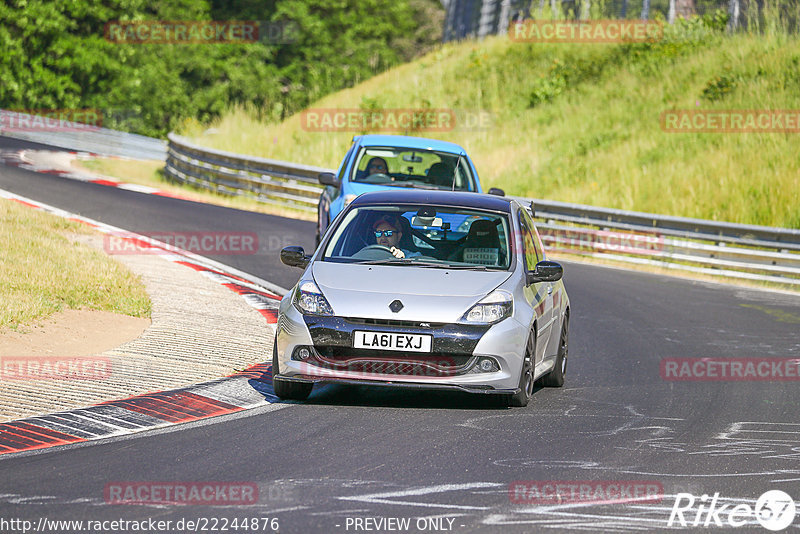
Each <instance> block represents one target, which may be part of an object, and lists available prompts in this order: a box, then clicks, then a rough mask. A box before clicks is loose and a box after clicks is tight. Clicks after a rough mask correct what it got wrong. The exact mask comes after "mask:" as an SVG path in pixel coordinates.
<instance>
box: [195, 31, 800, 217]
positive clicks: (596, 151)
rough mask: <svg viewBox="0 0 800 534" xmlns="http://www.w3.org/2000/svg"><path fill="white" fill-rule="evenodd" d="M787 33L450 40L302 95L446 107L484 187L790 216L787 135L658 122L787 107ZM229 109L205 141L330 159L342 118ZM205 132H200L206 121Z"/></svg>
mask: <svg viewBox="0 0 800 534" xmlns="http://www.w3.org/2000/svg"><path fill="white" fill-rule="evenodd" d="M798 44H800V43H799V42H798V38H797V36H787V35H785V34H781V33H780V32H773V33H768V34H766V35H747V34H735V35H726V34H725V33H724V31H722V30H721V29H720V25H719V23H718V21H717V22H714V21H708V20H707V21H705V22H702V21H700V20H699V19H695V20H694V21H681V22H680V23H678V24H675V25H674V26H667V27H666V28H665V37H664V39H663V40H661V41H659V42H656V43H639V44H598V43H571V44H566V43H552V44H543V43H519V42H511V41H510V40H509V39H508V38H507V37H505V36H500V37H493V38H487V39H484V40H482V41H480V42H464V43H456V44H447V45H444V46H442V47H440V48H439V49H437V50H436V51H434V52H432V53H430V54H428V55H426V56H424V57H423V58H421V59H419V60H417V61H414V62H412V63H409V64H406V65H402V66H400V67H397V68H395V69H392V70H390V71H388V72H386V73H383V74H381V75H379V76H376V77H375V78H372V79H370V80H367V81H365V82H364V83H361V84H359V85H358V86H356V87H354V88H351V89H347V90H344V91H340V92H338V93H336V94H333V95H330V96H328V97H326V98H324V99H322V100H320V101H318V102H316V103H314V105H312V106H311V107H312V108H325V109H329V108H334V109H362V110H379V109H396V108H414V109H418V108H430V109H441V108H446V109H452V110H455V112H456V116H457V117H459V116H460V117H462V118H464V117H466V118H476V117H477V118H481V117H483V118H484V119H485V118H486V117H488V120H482V122H481V123H480V124H479V125H477V126H474V125H470V124H467V123H466V122H465V121H464V120H462V121H461V122H460V123H459V124H457V126H456V128H455V129H453V130H452V131H446V132H433V131H417V132H414V131H411V132H407V133H410V134H412V135H422V136H426V137H436V138H442V139H445V140H450V141H455V142H458V143H459V144H461V145H462V146H464V147H465V148H466V149H467V150H468V152H469V153H470V154H471V155H472V157H473V158H474V160H475V162H476V165H477V167H478V171H479V173H480V176H481V181H482V182H483V183H484V185H485V187H487V188H488V187H492V186H497V187H502V188H504V189H505V190H506V191H507V192H508V193H510V194H516V195H524V196H532V197H538V198H548V199H553V200H561V201H566V202H577V203H583V204H591V205H597V206H608V207H613V208H620V209H628V210H636V211H645V212H655V213H664V214H670V215H677V216H686V217H697V218H702V219H709V220H718V221H730V222H737V223H746V224H761V225H768V226H783V227H790V228H800V159H798V158H797V157H796V155H797V154H798V153H800V135H799V134H797V133H794V134H793V133H723V132H720V133H668V132H666V131H664V130H663V129H662V127H661V113H662V112H663V111H667V110H671V109H689V110H695V109H704V110H761V109H767V110H777V109H784V110H796V109H798V104H797V103H798V102H800V53H798V50H800V47H799V46H798ZM255 116H257V114H256V113H255V112H254V110H247V109H234V110H231V111H230V112H228V113H227V114H226V115H225V116H224V117H223V118H221V119H220V120H219V121H218V122H216V123H214V124H213V129H211V130H209V129H208V128H207V125H201V124H199V123H192V122H189V123H187V124H185V126H184V128H183V131H182V132H181V133H183V134H184V135H187V136H189V137H191V138H193V139H194V140H195V141H196V142H197V143H199V144H203V145H206V146H210V147H214V148H218V149H222V150H229V151H234V152H239V153H248V154H253V155H258V156H263V157H268V158H275V159H281V160H287V161H294V162H301V163H307V164H311V165H319V166H323V167H335V166H337V165H338V164H339V162H340V160H341V158H342V156H343V155H344V153H345V151H346V150H347V148H348V146H349V144H350V139H351V137H352V136H353V134H355V133H360V132H354V131H339V132H328V133H320V132H312V131H307V130H306V129H304V128H303V125H302V124H301V119H300V116H297V115H296V116H293V117H290V118H289V119H287V120H286V121H284V122H282V123H280V124H266V123H261V122H259V121H257V120H256V119H254V117H255ZM212 132H213V133H212Z"/></svg>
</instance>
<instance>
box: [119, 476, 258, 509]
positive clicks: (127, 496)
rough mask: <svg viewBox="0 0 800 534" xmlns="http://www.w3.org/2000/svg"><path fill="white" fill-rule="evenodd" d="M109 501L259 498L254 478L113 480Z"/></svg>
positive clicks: (239, 501) (233, 502) (222, 502)
mask: <svg viewBox="0 0 800 534" xmlns="http://www.w3.org/2000/svg"><path fill="white" fill-rule="evenodd" d="M103 496H104V498H105V502H106V504H180V505H204V506H241V505H248V504H256V503H257V502H258V485H257V484H256V483H254V482H111V483H109V484H106V486H105V489H104V490H103Z"/></svg>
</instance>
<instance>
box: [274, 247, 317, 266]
mask: <svg viewBox="0 0 800 534" xmlns="http://www.w3.org/2000/svg"><path fill="white" fill-rule="evenodd" d="M309 261H311V256H306V251H305V250H303V247H286V248H284V249H283V250H281V263H283V264H284V265H288V266H289V267H300V268H301V269H305V268H306V266H307V265H308V262H309Z"/></svg>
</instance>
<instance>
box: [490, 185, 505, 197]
mask: <svg viewBox="0 0 800 534" xmlns="http://www.w3.org/2000/svg"><path fill="white" fill-rule="evenodd" d="M489 194H490V195H497V196H498V197H504V196H506V192H505V191H503V190H502V189H500V188H499V187H492V188H490V189H489Z"/></svg>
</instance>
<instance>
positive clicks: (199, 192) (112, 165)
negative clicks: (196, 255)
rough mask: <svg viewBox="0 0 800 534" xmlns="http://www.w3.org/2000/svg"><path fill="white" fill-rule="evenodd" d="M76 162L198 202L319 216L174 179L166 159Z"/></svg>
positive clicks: (298, 216) (308, 217)
mask: <svg viewBox="0 0 800 534" xmlns="http://www.w3.org/2000/svg"><path fill="white" fill-rule="evenodd" d="M73 165H75V166H76V167H78V168H83V169H85V170H88V171H91V172H95V173H98V174H102V175H104V176H110V177H113V178H117V179H119V180H121V181H123V182H127V183H130V184H137V185H146V186H149V187H155V188H158V189H160V190H162V191H167V192H169V193H174V194H176V195H180V196H181V197H183V198H187V199H189V200H195V201H197V202H206V203H208V204H215V205H217V206H224V207H226V208H235V209H240V210H247V211H256V212H259V213H269V214H271V215H280V216H284V217H292V218H294V219H304V220H307V221H313V220H316V217H315V215H314V214H313V213H311V214H309V213H305V212H303V211H299V210H293V209H291V208H282V207H279V206H272V205H269V204H264V203H262V202H258V201H256V200H253V199H250V198H245V197H231V196H227V195H218V194H216V193H212V192H211V191H207V190H205V189H201V188H196V187H191V186H188V185H180V184H176V183H174V182H170V181H169V180H167V179H166V178H165V177H164V173H163V172H162V171H163V168H164V163H163V162H161V161H141V160H124V159H114V158H96V159H91V160H78V161H75V162H74V163H73Z"/></svg>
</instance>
